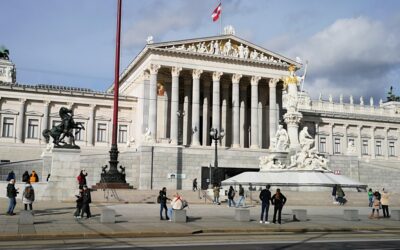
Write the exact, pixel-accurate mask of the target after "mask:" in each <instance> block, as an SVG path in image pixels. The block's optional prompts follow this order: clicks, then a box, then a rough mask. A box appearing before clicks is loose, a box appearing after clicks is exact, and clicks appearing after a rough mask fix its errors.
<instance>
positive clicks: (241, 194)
mask: <svg viewBox="0 0 400 250" xmlns="http://www.w3.org/2000/svg"><path fill="white" fill-rule="evenodd" d="M239 206H243V207H244V206H245V200H244V188H243V187H242V184H239V200H238V202H237V203H236V207H239Z"/></svg>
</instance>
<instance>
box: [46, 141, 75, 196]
mask: <svg viewBox="0 0 400 250" xmlns="http://www.w3.org/2000/svg"><path fill="white" fill-rule="evenodd" d="M49 154H50V155H51V167H50V180H49V182H48V183H47V187H46V188H45V190H44V193H43V197H42V199H43V200H56V201H64V200H70V201H71V200H75V195H76V194H77V193H78V182H77V179H76V177H77V176H78V175H79V171H80V156H81V150H80V149H64V148H54V149H53V150H52V151H51V152H50V153H49Z"/></svg>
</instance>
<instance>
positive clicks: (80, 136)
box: [74, 122, 83, 141]
mask: <svg viewBox="0 0 400 250" xmlns="http://www.w3.org/2000/svg"><path fill="white" fill-rule="evenodd" d="M76 124H81V125H83V122H77V123H76ZM78 126H79V125H78ZM77 132H78V133H77ZM74 137H75V141H82V140H83V132H82V129H75V131H74Z"/></svg>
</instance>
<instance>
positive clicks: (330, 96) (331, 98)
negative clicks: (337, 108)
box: [329, 94, 333, 103]
mask: <svg viewBox="0 0 400 250" xmlns="http://www.w3.org/2000/svg"><path fill="white" fill-rule="evenodd" d="M329 103H333V97H332V95H331V94H329Z"/></svg>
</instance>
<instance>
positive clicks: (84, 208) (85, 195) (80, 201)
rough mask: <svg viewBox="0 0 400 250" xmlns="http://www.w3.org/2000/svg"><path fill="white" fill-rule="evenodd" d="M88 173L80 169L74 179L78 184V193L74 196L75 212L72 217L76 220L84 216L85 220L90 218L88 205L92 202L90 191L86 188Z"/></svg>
mask: <svg viewBox="0 0 400 250" xmlns="http://www.w3.org/2000/svg"><path fill="white" fill-rule="evenodd" d="M87 175H88V173H87V172H86V170H85V169H82V170H81V171H80V173H79V175H78V176H77V177H76V178H77V181H78V184H79V193H78V194H77V195H75V197H76V210H75V213H74V217H75V218H77V219H80V218H83V217H84V215H85V214H86V218H88V219H89V218H90V217H92V214H91V212H90V205H89V204H90V203H91V202H92V197H91V195H90V189H89V188H88V186H87V181H86V177H87Z"/></svg>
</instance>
